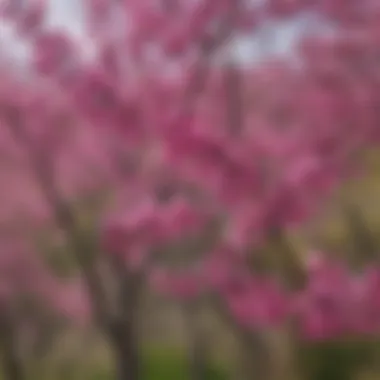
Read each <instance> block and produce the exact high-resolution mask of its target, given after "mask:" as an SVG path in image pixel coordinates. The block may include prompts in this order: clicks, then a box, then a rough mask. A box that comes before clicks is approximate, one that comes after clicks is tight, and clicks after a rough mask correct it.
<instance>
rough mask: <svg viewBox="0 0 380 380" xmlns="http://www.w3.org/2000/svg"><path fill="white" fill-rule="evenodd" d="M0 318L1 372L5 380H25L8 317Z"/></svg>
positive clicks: (12, 327) (13, 332) (2, 316)
mask: <svg viewBox="0 0 380 380" xmlns="http://www.w3.org/2000/svg"><path fill="white" fill-rule="evenodd" d="M2 314H3V315H1V317H0V343H1V360H2V363H1V364H2V370H3V375H4V379H5V380H25V373H24V368H23V364H22V361H21V358H20V355H19V352H18V350H17V344H16V337H15V331H14V326H12V323H11V319H10V318H9V316H7V315H5V314H4V313H2Z"/></svg>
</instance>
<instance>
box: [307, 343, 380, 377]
mask: <svg viewBox="0 0 380 380" xmlns="http://www.w3.org/2000/svg"><path fill="white" fill-rule="evenodd" d="M372 350H373V344H372V343H371V342H369V341H363V342H362V341H347V340H345V341H326V342H320V343H311V344H305V345H303V347H302V350H301V351H300V362H301V363H302V368H303V373H304V374H305V379H307V380H351V379H353V378H355V374H356V373H357V371H358V370H360V368H361V367H363V366H365V365H366V364H368V362H369V361H370V360H371V356H372V355H371V352H372Z"/></svg>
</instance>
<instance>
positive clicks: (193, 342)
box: [183, 300, 209, 380]
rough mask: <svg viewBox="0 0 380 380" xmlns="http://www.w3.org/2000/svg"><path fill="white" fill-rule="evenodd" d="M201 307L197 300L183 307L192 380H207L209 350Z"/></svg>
mask: <svg viewBox="0 0 380 380" xmlns="http://www.w3.org/2000/svg"><path fill="white" fill-rule="evenodd" d="M201 311H202V310H201V307H200V304H199V303H198V302H197V300H196V301H195V302H194V303H189V304H186V305H184V307H183V316H184V320H185V324H186V327H185V329H186V333H187V334H186V335H187V338H188V341H187V350H188V366H189V375H190V377H189V378H190V379H191V380H207V372H208V365H209V355H208V353H209V350H208V347H207V346H208V343H209V342H208V339H207V336H206V334H207V332H206V331H205V329H204V326H203V321H202V320H201Z"/></svg>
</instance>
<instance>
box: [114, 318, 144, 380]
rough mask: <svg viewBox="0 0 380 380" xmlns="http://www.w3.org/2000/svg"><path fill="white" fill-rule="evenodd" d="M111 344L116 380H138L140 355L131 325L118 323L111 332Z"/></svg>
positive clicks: (134, 331) (139, 376)
mask: <svg viewBox="0 0 380 380" xmlns="http://www.w3.org/2000/svg"><path fill="white" fill-rule="evenodd" d="M111 344H112V347H113V350H114V355H115V362H116V379H117V380H140V379H141V371H140V370H141V368H140V355H139V344H138V339H137V332H136V330H135V326H134V324H133V323H130V322H126V323H120V324H118V325H117V326H115V328H114V329H113V331H112V335H111Z"/></svg>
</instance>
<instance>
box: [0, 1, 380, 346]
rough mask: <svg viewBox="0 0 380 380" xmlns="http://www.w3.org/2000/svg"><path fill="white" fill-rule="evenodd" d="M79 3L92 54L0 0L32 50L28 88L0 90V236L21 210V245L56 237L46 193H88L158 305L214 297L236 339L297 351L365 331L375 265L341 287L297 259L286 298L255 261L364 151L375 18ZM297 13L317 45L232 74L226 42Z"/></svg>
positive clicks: (370, 131) (316, 10)
mask: <svg viewBox="0 0 380 380" xmlns="http://www.w3.org/2000/svg"><path fill="white" fill-rule="evenodd" d="M84 3H85V4H84V5H85V15H86V21H85V26H86V31H87V35H88V36H89V37H91V44H92V45H91V50H92V51H91V54H89V57H87V56H85V55H84V54H81V48H82V47H83V46H81V44H80V41H77V40H75V39H73V38H70V37H69V36H68V35H67V34H65V33H63V32H61V31H59V30H53V29H48V28H47V27H46V26H45V25H44V21H43V20H44V12H45V11H46V9H45V7H44V4H43V2H39V1H35V2H29V3H27V2H16V1H10V0H9V1H3V2H2V3H1V4H2V12H3V17H4V18H6V19H7V20H10V21H11V22H12V24H13V26H14V27H15V30H16V32H17V34H18V36H19V37H20V38H22V39H23V40H24V41H26V42H27V43H28V44H29V45H30V48H31V56H30V67H29V72H28V73H29V74H30V78H28V81H29V82H28V81H26V80H25V79H17V74H15V73H14V72H13V73H12V70H11V68H10V67H8V68H7V70H8V71H7V72H6V75H3V76H4V80H2V81H1V85H0V116H1V119H0V123H1V126H2V128H1V131H0V146H1V154H2V158H1V159H2V161H1V164H2V165H3V164H4V166H5V168H6V169H5V170H4V172H2V173H1V174H0V176H4V177H2V182H4V184H5V187H4V188H2V192H4V194H5V197H4V198H2V199H4V207H2V211H3V214H1V217H2V218H4V224H6V225H7V227H8V226H9V225H10V223H12V222H11V217H12V218H13V217H15V214H14V210H15V208H14V207H15V204H16V203H17V202H19V201H20V197H22V198H24V197H25V198H24V200H23V202H24V203H25V204H24V205H23V207H22V208H21V210H20V218H21V219H22V221H23V222H24V223H26V224H28V226H29V227H28V228H30V229H32V230H34V229H40V228H41V229H43V228H45V227H46V225H47V224H49V223H53V222H52V219H53V216H52V212H51V204H52V202H53V203H54V202H55V201H57V199H56V198H54V197H57V195H59V199H64V200H65V202H68V203H70V204H73V205H74V204H76V203H77V202H79V201H80V200H82V199H83V198H86V197H89V196H90V195H91V196H93V195H97V196H99V195H100V196H101V198H102V201H101V202H100V203H101V207H99V208H100V211H99V215H100V217H99V215H97V217H99V218H100V219H97V220H96V222H95V223H93V224H94V225H95V228H96V229H98V230H97V232H98V234H99V237H100V239H99V240H100V246H101V248H102V251H103V252H104V253H105V254H106V256H107V258H108V259H109V258H110V257H111V259H110V260H111V261H112V260H116V262H117V263H118V265H120V266H122V267H123V268H124V269H126V271H127V273H129V274H130V273H134V274H135V273H138V274H141V275H143V277H144V280H146V282H148V283H150V284H151V285H152V287H153V288H155V289H157V290H159V291H161V292H164V293H166V294H167V295H168V296H171V297H174V298H176V299H179V300H182V301H185V302H187V301H189V302H191V301H192V300H194V299H197V298H199V297H202V296H204V295H207V294H210V293H211V294H216V295H217V296H218V297H219V298H220V299H221V300H222V302H223V304H224V306H225V307H226V308H227V309H228V311H229V312H230V313H231V314H232V315H233V317H234V318H235V319H236V320H237V321H238V323H240V324H242V325H244V326H246V327H248V328H255V327H257V326H271V325H273V324H278V323H284V322H285V321H286V320H288V318H289V317H291V318H293V319H295V320H296V321H297V322H298V326H299V330H300V331H301V332H302V334H304V335H305V336H307V337H308V338H311V339H327V338H330V337H333V336H340V335H342V334H367V333H368V334H369V333H373V332H377V331H378V329H379V327H380V326H379V323H380V302H379V299H378V298H379V290H380V289H378V288H379V284H380V282H379V273H378V271H379V269H378V268H377V266H376V265H375V264H368V266H367V267H366V268H365V269H364V270H362V271H361V272H360V273H359V272H355V273H354V271H352V270H351V269H350V268H349V266H348V264H346V263H345V262H344V261H343V260H342V261H334V260H332V259H331V258H329V257H328V255H324V254H317V255H316V256H315V255H314V254H312V253H311V254H304V255H303V257H306V259H305V260H304V261H305V262H300V263H298V267H297V271H298V274H300V275H301V276H302V277H303V281H302V284H300V285H298V286H297V287H296V288H294V287H293V286H291V284H290V282H291V279H289V278H288V277H287V278H285V280H284V278H282V277H283V276H280V275H279V273H278V272H276V271H275V270H274V268H272V267H270V268H269V270H267V271H266V272H265V273H260V274H258V273H256V272H257V271H255V269H256V268H252V265H251V259H252V256H255V255H256V256H257V255H260V254H264V253H261V251H262V250H263V251H265V247H266V246H267V245H268V243H270V242H271V240H272V239H277V238H278V237H279V236H281V235H282V234H286V233H287V232H289V231H292V230H293V229H294V228H298V227H300V226H302V225H303V224H304V223H306V222H307V221H309V220H310V219H311V218H312V217H313V216H314V215H315V213H316V212H317V211H318V210H319V209H320V208H321V207H322V206H323V205H324V201H325V200H326V199H328V197H329V196H330V195H331V194H332V193H333V192H334V191H335V190H336V189H337V188H338V187H339V186H341V185H342V184H343V182H344V181H345V180H346V179H347V178H352V177H353V176H356V175H358V174H360V173H361V171H360V170H359V169H361V168H360V163H359V162H358V161H359V160H358V157H359V156H360V153H361V152H363V150H365V149H368V148H372V147H373V146H375V147H376V146H377V145H376V144H377V143H378V141H379V140H378V139H379V131H378V126H377V124H378V120H379V116H380V114H379V112H380V111H379V110H380V108H379V107H378V101H379V100H378V90H379V88H380V87H379V86H380V77H379V69H378V62H377V57H378V53H379V52H378V50H379V46H380V45H379V42H380V40H379V31H380V17H379V16H380V4H378V2H376V1H370V0H364V1H361V2H360V5H359V2H357V1H353V0H345V1H342V0H314V1H313V0H293V1H289V0H267V1H263V2H260V4H261V5H260V4H259V5H256V6H253V5H252V4H250V3H249V2H243V1H240V2H239V1H236V0H218V1H212V0H198V1H189V0H186V1H180V0H174V1H151V0H139V1H135V0H128V1H123V2H120V4H115V3H113V2H110V1H106V0H96V1H95V0H87V1H85V2H84ZM300 15H301V16H304V17H308V16H314V17H316V18H317V19H319V23H320V25H321V28H320V29H321V31H322V29H323V27H325V28H327V27H329V30H330V29H331V33H330V34H329V35H328V36H326V35H325V34H323V33H319V34H318V33H317V32H316V33H315V35H314V34H313V35H307V34H305V36H304V37H305V38H302V39H300V43H299V44H298V45H297V48H296V49H295V52H294V54H295V55H296V56H297V62H296V63H294V64H293V63H292V62H287V61H280V60H273V61H272V62H269V63H268V64H265V65H257V66H255V67H251V68H249V69H247V68H245V67H241V66H239V64H237V63H236V62H235V60H234V56H233V54H232V53H231V46H233V44H234V43H235V42H236V40H237V39H238V38H240V37H243V36H245V35H248V34H249V33H255V31H258V30H259V29H260V28H261V27H262V25H264V24H265V23H266V22H267V21H268V20H269V21H270V20H274V21H280V20H283V19H289V18H294V17H296V16H300ZM36 178H37V181H36ZM36 182H38V183H39V184H38V183H36ZM41 185H42V191H41ZM8 186H9V189H8ZM26 187H28V191H27V192H26V191H21V190H20V189H21V188H26ZM17 188H18V189H19V191H15V190H14V189H17ZM20 193H21V195H20ZM26 195H27V197H26ZM7 197H10V198H11V199H8V198H7ZM103 200H104V201H103ZM23 213H25V215H26V216H25V215H23ZM12 214H13V215H12ZM17 215H18V214H16V216H17ZM278 251H280V250H279V249H278ZM288 254H289V252H287V253H286V252H278V255H279V256H281V255H283V256H284V255H288ZM168 256H169V257H168ZM20 260H21V259H20ZM285 260H290V258H289V257H286V258H285ZM279 261H280V260H279ZM173 263H175V264H176V265H173ZM177 264H178V265H177ZM284 281H285V283H284ZM78 303H80V302H79V301H78ZM78 303H77V304H78ZM74 304H75V302H74V301H73V305H74ZM61 307H62V308H66V306H62V305H61ZM73 307H74V306H73ZM74 308H75V307H74ZM79 309H80V308H79ZM80 313H84V311H83V310H82V311H80Z"/></svg>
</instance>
